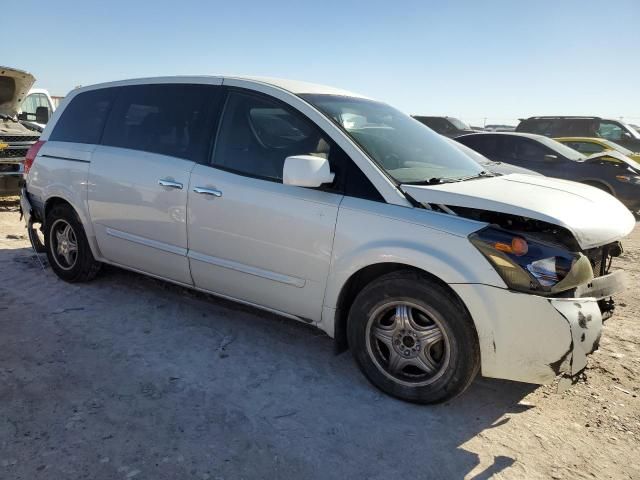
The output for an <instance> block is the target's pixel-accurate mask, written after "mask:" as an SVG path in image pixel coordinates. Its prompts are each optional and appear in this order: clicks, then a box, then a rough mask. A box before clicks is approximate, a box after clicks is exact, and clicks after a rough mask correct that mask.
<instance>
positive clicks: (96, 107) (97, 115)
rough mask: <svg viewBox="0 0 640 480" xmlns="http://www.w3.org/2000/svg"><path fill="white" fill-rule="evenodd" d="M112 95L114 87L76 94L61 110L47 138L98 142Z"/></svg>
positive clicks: (64, 140) (113, 94)
mask: <svg viewBox="0 0 640 480" xmlns="http://www.w3.org/2000/svg"><path fill="white" fill-rule="evenodd" d="M114 97H115V89H114V88H102V89H99V90H90V91H88V92H83V93H80V94H78V95H76V96H75V97H74V98H73V99H72V100H71V102H70V103H69V105H67V107H66V108H65V109H64V111H63V112H62V116H61V117H60V119H59V120H58V122H57V123H56V125H55V127H54V129H53V132H51V135H50V136H49V140H57V141H60V142H76V143H98V142H99V141H100V136H101V135H102V129H103V127H104V122H105V120H106V118H107V115H108V113H109V110H110V108H111V105H112V103H113V99H114Z"/></svg>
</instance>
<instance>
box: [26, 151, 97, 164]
mask: <svg viewBox="0 0 640 480" xmlns="http://www.w3.org/2000/svg"><path fill="white" fill-rule="evenodd" d="M38 156H39V157H44V158H55V159H56V160H67V161H68V162H80V163H91V160H82V159H80V158H69V157H59V156H58V155H49V154H47V153H43V154H41V155H38Z"/></svg>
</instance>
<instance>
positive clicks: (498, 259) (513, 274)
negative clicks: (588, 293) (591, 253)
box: [469, 227, 593, 295]
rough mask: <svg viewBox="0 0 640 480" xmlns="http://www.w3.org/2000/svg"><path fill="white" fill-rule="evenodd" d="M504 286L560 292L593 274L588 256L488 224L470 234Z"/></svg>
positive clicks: (527, 290)
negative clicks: (488, 225)
mask: <svg viewBox="0 0 640 480" xmlns="http://www.w3.org/2000/svg"><path fill="white" fill-rule="evenodd" d="M469 240H470V241H471V243H473V244H474V245H475V246H476V247H477V248H478V250H480V252H481V253H482V254H483V255H484V256H485V257H486V258H487V260H489V262H490V263H491V264H492V265H493V267H494V268H495V269H496V271H497V272H498V274H499V275H500V276H501V277H502V279H503V280H504V282H505V283H506V284H507V286H508V287H509V288H511V289H513V290H519V291H523V292H529V293H537V294H540V295H545V294H546V295H549V294H553V293H557V292H563V291H565V290H569V289H571V288H574V287H577V286H578V285H581V284H583V283H586V282H588V281H589V280H591V279H592V278H593V269H592V268H591V262H589V259H588V258H587V257H585V256H584V255H582V254H581V253H573V252H569V251H568V250H565V249H564V248H562V247H560V246H558V245H552V244H548V243H544V242H542V241H539V240H533V239H531V238H526V237H524V236H522V235H516V234H514V233H511V232H508V231H506V230H501V229H499V228H495V227H487V228H485V229H484V230H480V231H479V232H476V233H474V234H472V235H471V236H470V237H469Z"/></svg>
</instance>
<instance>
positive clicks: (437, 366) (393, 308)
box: [347, 270, 480, 404]
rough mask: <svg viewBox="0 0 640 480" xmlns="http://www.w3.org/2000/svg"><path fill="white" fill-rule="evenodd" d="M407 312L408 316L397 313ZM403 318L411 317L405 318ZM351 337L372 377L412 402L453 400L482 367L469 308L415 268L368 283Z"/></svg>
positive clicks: (353, 313)
mask: <svg viewBox="0 0 640 480" xmlns="http://www.w3.org/2000/svg"><path fill="white" fill-rule="evenodd" d="M387 309H388V310H389V312H387ZM403 309H407V310H403ZM404 311H406V312H409V313H408V315H406V316H403V315H401V314H400V313H399V312H404ZM385 312H387V313H385ZM400 317H403V318H407V319H408V320H406V323H403V321H400V320H398V319H399V318H400ZM399 325H409V326H410V328H407V329H406V330H405V329H399V328H400V326H399ZM436 327H437V328H436ZM436 330H440V334H439V335H440V337H441V339H440V340H437V338H438V335H437V334H436V333H437V332H436ZM429 332H431V333H429ZM347 336H348V340H349V345H350V348H351V351H352V353H353V356H354V357H355V360H356V362H357V364H358V366H359V367H360V369H361V370H362V372H363V373H364V375H365V376H366V377H367V378H368V379H369V381H370V382H371V383H373V384H374V385H375V386H376V387H378V388H379V389H380V390H382V391H384V392H386V393H388V394H389V395H392V396H394V397H397V398H400V399H402V400H406V401H409V402H414V403H423V404H427V403H438V402H443V401H445V400H449V399H451V398H453V397H455V396H457V395H459V394H461V393H462V392H464V391H465V390H466V389H467V387H468V386H469V385H470V384H471V382H472V381H473V379H474V378H475V376H476V375H477V373H478V371H479V369H480V347H479V345H478V338H477V334H476V331H475V326H474V324H473V321H472V319H471V317H470V316H469V313H468V312H467V311H466V309H465V308H464V306H463V305H462V304H461V302H460V300H459V299H458V298H457V297H456V296H455V295H454V294H453V293H452V292H450V291H449V290H448V289H447V288H445V287H444V286H442V285H441V284H439V283H438V282H436V281H434V280H433V279H431V278H429V277H428V276H427V275H425V274H421V273H419V272H415V271H410V270H402V271H396V272H392V273H389V274H386V275H383V276H381V277H379V278H377V279H376V280H374V281H372V282H371V283H370V284H368V285H367V286H366V287H364V288H363V289H362V290H361V291H360V293H359V294H358V295H357V296H356V298H355V300H354V302H353V304H352V305H351V308H350V311H349V318H348V323H347ZM378 336H381V337H384V341H383V340H380V338H378ZM432 341H433V342H434V343H429V342H432ZM385 353H386V357H385ZM405 355H406V357H405ZM392 358H393V359H394V362H395V366H396V367H395V368H394V367H393V366H392V361H391V360H392ZM425 360H426V361H425ZM398 365H404V366H402V367H401V369H398V367H397V366H398ZM425 365H426V366H428V367H429V368H433V370H434V372H430V371H429V368H426V369H425V368H424V366H425ZM391 370H396V373H391Z"/></svg>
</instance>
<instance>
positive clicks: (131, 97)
mask: <svg viewBox="0 0 640 480" xmlns="http://www.w3.org/2000/svg"><path fill="white" fill-rule="evenodd" d="M119 88H120V92H119V95H118V99H117V101H116V103H115V105H114V108H113V111H112V113H111V115H110V116H109V120H108V122H107V126H106V128H105V132H104V136H103V139H102V144H103V145H109V146H112V147H121V148H130V149H133V150H142V151H145V152H151V153H159V154H162V155H170V156H173V157H179V158H184V159H187V160H194V161H199V160H202V159H203V158H204V157H206V154H207V152H208V149H209V141H208V139H209V134H210V132H211V129H210V126H209V112H211V111H212V108H214V107H215V102H216V98H217V93H218V91H217V88H216V87H214V86H211V85H186V84H167V85H164V84H161V85H132V86H129V87H119Z"/></svg>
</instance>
